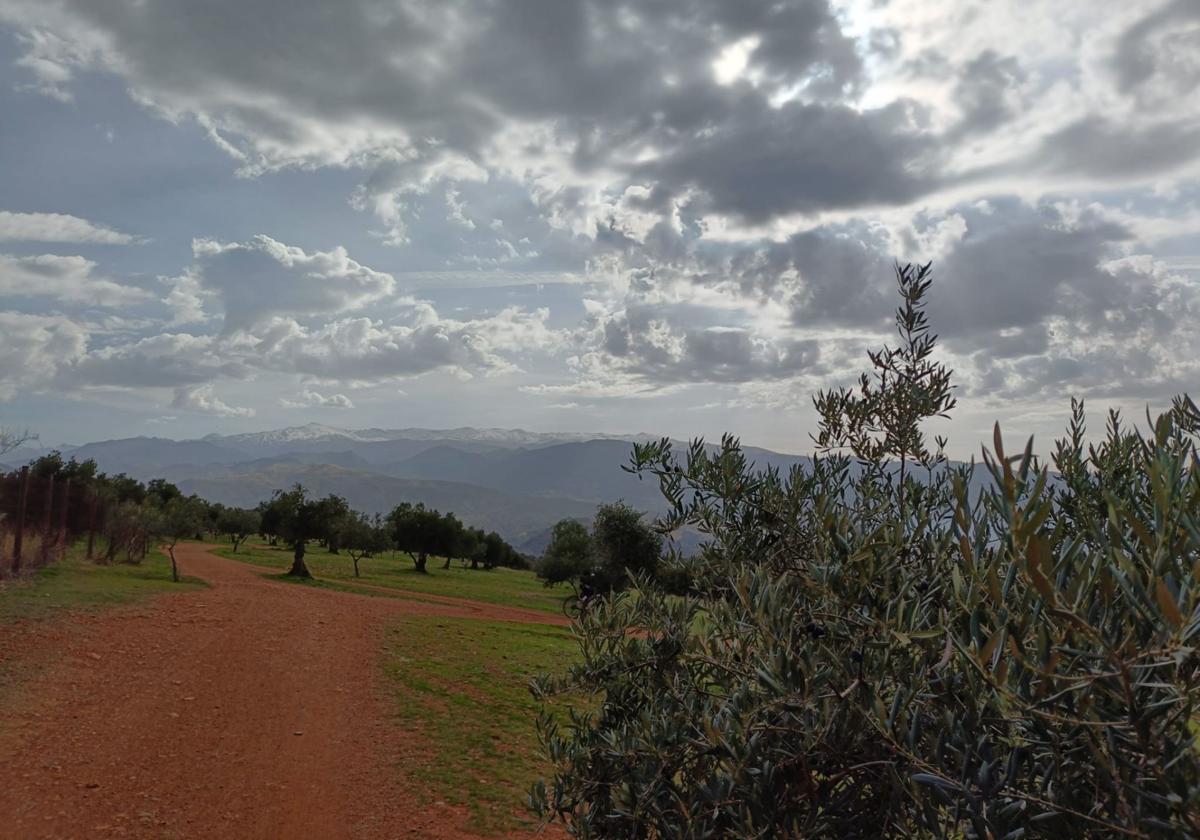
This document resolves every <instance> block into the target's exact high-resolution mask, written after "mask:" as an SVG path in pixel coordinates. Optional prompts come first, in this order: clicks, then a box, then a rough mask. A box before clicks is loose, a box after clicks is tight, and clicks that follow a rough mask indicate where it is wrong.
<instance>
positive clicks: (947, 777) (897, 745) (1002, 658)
mask: <svg viewBox="0 0 1200 840" xmlns="http://www.w3.org/2000/svg"><path fill="white" fill-rule="evenodd" d="M899 275H900V287H901V293H902V296H903V298H904V303H903V304H902V306H901V309H900V311H899V313H898V322H899V327H900V333H901V338H902V343H901V347H900V348H899V349H897V350H885V351H882V352H880V353H875V354H872V355H871V361H872V366H873V368H874V374H873V377H864V379H863V381H862V382H861V383H860V387H859V388H858V389H857V390H856V391H855V392H846V391H837V392H830V393H826V394H821V395H819V396H818V398H817V400H816V403H817V407H818V410H819V413H820V415H821V425H820V434H819V435H818V443H819V444H820V448H821V449H822V454H821V455H820V456H819V457H817V458H815V459H814V461H813V463H812V466H811V468H806V469H799V468H797V469H795V470H793V471H792V472H791V473H790V474H788V475H786V476H785V475H781V474H780V473H779V472H777V471H774V470H768V471H766V472H762V473H758V472H753V471H751V470H750V469H748V466H747V462H746V458H745V456H744V455H743V453H742V452H741V450H740V447H739V445H738V442H737V441H736V440H734V439H732V438H726V439H725V440H724V441H723V443H722V446H721V448H720V450H719V451H717V452H715V453H710V452H709V451H708V450H707V449H706V448H705V447H704V446H703V444H702V442H700V441H696V442H695V443H693V444H692V446H691V447H690V448H689V449H688V451H687V453H686V455H685V456H684V458H683V459H682V460H680V459H679V458H677V457H676V455H675V453H674V451H673V449H672V446H671V444H670V442H669V441H665V440H664V441H661V442H659V443H656V444H649V445H643V446H638V447H636V448H635V451H634V457H633V468H634V469H636V470H639V471H643V472H646V473H650V474H653V475H655V476H657V477H658V479H659V481H660V483H661V485H662V488H663V491H664V494H665V495H666V497H667V499H668V501H669V502H670V504H671V507H672V512H671V514H670V515H669V516H668V517H667V518H666V521H665V522H664V523H663V524H664V525H665V526H670V527H679V526H681V525H685V524H688V525H692V526H694V527H696V528H697V529H699V530H700V531H701V532H702V533H704V534H705V535H706V538H707V543H706V545H705V547H704V550H703V553H702V555H701V557H700V559H699V562H698V566H697V569H696V575H695V579H694V583H693V593H692V594H690V595H688V596H686V597H683V598H679V597H668V596H667V595H666V594H664V593H663V592H662V591H661V589H660V588H659V587H657V586H653V585H650V581H649V579H648V578H646V577H643V578H642V579H641V582H640V584H639V585H638V586H636V587H635V592H632V593H625V594H617V595H615V596H614V597H613V598H611V599H609V600H608V601H606V602H605V603H604V604H601V605H599V606H597V607H596V608H595V609H592V610H589V611H588V612H587V614H586V615H585V616H584V617H583V618H582V619H581V622H580V624H579V626H578V638H579V640H580V648H581V654H582V655H581V661H580V663H579V664H578V665H577V666H575V667H573V668H571V669H570V671H569V672H568V673H567V675H566V676H564V677H561V678H550V677H542V678H540V679H539V680H537V681H536V682H535V686H534V690H535V694H536V695H537V696H538V697H539V698H542V699H543V700H549V699H550V698H551V697H552V696H554V695H556V694H558V693H559V692H562V691H574V692H581V693H582V694H583V695H584V696H585V697H588V698H589V699H588V702H587V703H586V704H584V707H585V708H586V709H587V711H585V712H584V711H576V712H574V713H573V714H571V715H570V716H569V717H568V718H566V719H563V718H562V717H561V716H557V717H556V716H554V715H552V714H551V713H550V712H549V710H548V708H549V707H547V709H544V710H543V713H542V715H541V718H540V732H541V737H542V741H543V744H544V746H545V749H546V751H547V753H548V756H549V758H550V760H551V761H552V762H553V764H554V767H555V772H554V775H553V777H552V778H551V779H550V780H549V781H548V782H542V783H538V784H537V785H535V787H534V789H533V791H532V795H531V802H532V805H533V806H534V807H535V809H537V810H538V811H540V812H541V813H542V814H543V816H544V817H546V818H548V819H555V818H556V819H560V820H562V821H563V822H564V823H566V824H567V825H568V827H569V828H570V830H571V831H572V833H573V834H575V835H576V836H580V837H728V836H735V837H784V836H788V837H796V836H805V837H808V836H814V837H815V836H825V837H879V836H920V837H972V838H997V840H998V839H999V838H1017V837H1033V836H1038V837H1086V836H1106V837H1107V836H1127V837H1150V836H1161V837H1181V836H1200V804H1198V803H1200V752H1197V745H1196V743H1195V735H1194V734H1193V733H1194V730H1195V727H1196V726H1197V720H1196V718H1197V712H1198V700H1200V694H1198V692H1197V682H1198V678H1200V671H1198V665H1200V658H1198V655H1197V641H1198V639H1197V635H1198V632H1200V580H1198V578H1200V470H1198V469H1197V467H1198V466H1200V464H1198V460H1197V454H1196V452H1197V450H1196V443H1197V438H1198V436H1200V410H1198V409H1197V407H1196V405H1195V404H1194V403H1193V402H1192V401H1191V400H1190V399H1188V398H1186V397H1181V398H1179V399H1177V400H1176V401H1175V403H1174V405H1173V407H1172V409H1171V410H1170V411H1169V412H1167V413H1166V414H1164V415H1162V416H1161V417H1159V418H1158V419H1157V420H1154V421H1152V422H1150V424H1149V426H1148V427H1147V428H1146V429H1144V430H1141V431H1138V430H1136V429H1130V428H1127V427H1126V426H1125V425H1124V424H1123V423H1122V421H1121V419H1120V417H1119V416H1118V415H1116V414H1112V415H1110V420H1109V424H1108V430H1107V435H1106V437H1105V438H1104V439H1103V440H1102V441H1101V442H1099V443H1097V444H1096V445H1095V446H1093V447H1086V446H1085V444H1084V440H1085V427H1084V414H1083V406H1082V404H1080V403H1075V404H1073V417H1072V421H1071V426H1070V428H1069V430H1068V434H1067V436H1066V437H1065V438H1064V439H1063V440H1062V441H1060V442H1059V443H1058V444H1057V446H1056V448H1055V450H1054V455H1053V461H1054V468H1055V474H1051V473H1050V472H1049V470H1048V469H1047V468H1046V467H1044V466H1042V465H1040V464H1039V463H1038V459H1037V458H1036V457H1035V456H1034V455H1033V449H1032V441H1031V442H1030V443H1029V445H1027V446H1026V447H1025V448H1024V449H1023V450H1022V451H1020V452H1017V453H1009V452H1007V451H1006V450H1005V448H1004V444H1003V440H1002V437H1001V434H1000V430H999V428H997V429H996V433H995V436H994V440H993V445H992V449H991V450H990V451H985V452H984V456H983V463H982V466H981V467H980V468H979V469H980V470H981V471H982V473H985V475H982V476H981V477H983V478H985V479H986V481H984V482H983V489H982V490H978V489H977V490H975V491H971V490H970V488H971V487H972V486H977V485H973V484H972V478H973V473H974V471H975V469H976V468H975V467H974V466H970V465H969V466H959V467H953V466H951V465H949V464H948V463H947V462H946V461H945V459H944V458H943V457H942V456H941V448H942V443H943V442H942V441H938V442H937V445H936V446H935V447H934V449H933V450H932V451H931V450H930V449H929V448H928V447H927V446H926V444H925V440H924V437H923V435H922V434H921V428H920V424H921V423H922V421H924V420H925V419H927V418H929V417H931V416H936V415H938V414H944V413H945V412H947V411H948V410H949V409H950V408H951V407H952V406H953V400H952V399H951V397H950V393H951V392H950V385H949V372H948V371H945V370H944V369H942V368H940V367H939V366H937V365H934V364H933V363H932V362H931V361H930V359H931V355H930V354H931V352H932V350H933V345H934V338H933V336H932V335H930V334H929V333H928V331H927V329H926V327H925V323H924V314H923V311H922V307H923V299H924V295H925V292H926V290H927V288H928V279H929V272H928V267H927V266H926V267H923V268H920V269H913V268H911V267H905V268H903V269H899ZM847 452H848V453H849V454H847ZM914 467H915V469H914Z"/></svg>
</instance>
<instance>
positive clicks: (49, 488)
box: [42, 475, 54, 566]
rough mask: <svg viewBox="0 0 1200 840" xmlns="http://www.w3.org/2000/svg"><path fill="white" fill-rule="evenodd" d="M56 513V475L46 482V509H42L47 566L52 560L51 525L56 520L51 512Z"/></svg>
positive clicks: (43, 545) (43, 555)
mask: <svg viewBox="0 0 1200 840" xmlns="http://www.w3.org/2000/svg"><path fill="white" fill-rule="evenodd" d="M53 513H54V476H53V475H52V476H50V480H49V481H47V482H46V509H45V510H44V511H42V565H43V566H45V565H46V564H47V563H48V562H50V534H51V531H50V527H51V523H52V522H53V521H54V520H53V519H51V518H50V517H51V514H53Z"/></svg>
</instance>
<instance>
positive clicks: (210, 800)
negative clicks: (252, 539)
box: [0, 545, 554, 840]
mask: <svg viewBox="0 0 1200 840" xmlns="http://www.w3.org/2000/svg"><path fill="white" fill-rule="evenodd" d="M178 555H179V558H180V565H181V569H182V571H183V572H184V573H185V574H188V575H193V576H196V577H200V578H203V579H204V580H206V581H208V582H209V583H210V584H211V586H212V588H211V589H208V590H200V591H192V592H188V593H178V594H168V595H163V596H160V597H156V598H154V599H152V600H149V601H146V602H143V603H141V604H138V605H136V606H131V607H123V608H119V609H114V610H109V611H106V612H103V613H98V614H80V615H75V616H72V617H71V619H70V620H69V621H67V622H65V623H64V622H53V623H51V622H33V623H30V624H28V625H26V626H25V627H23V628H17V629H16V630H15V631H14V632H11V633H8V634H7V637H6V638H2V639H0V666H4V667H6V668H10V667H17V668H23V669H24V670H25V672H26V676H25V677H24V678H23V679H22V680H21V683H20V685H19V686H18V687H17V689H16V690H12V691H8V692H6V693H5V695H4V696H3V697H2V698H0V838H14V840H15V839H16V838H19V840H35V838H93V837H94V838H108V837H131V838H239V840H240V838H246V839H247V840H250V839H251V838H280V840H285V838H286V840H299V839H300V838H315V839H317V840H323V838H331V839H332V838H365V839H367V840H373V839H374V838H393V837H401V838H409V837H445V838H469V837H472V836H474V835H472V834H471V833H470V832H469V831H467V830H466V829H465V825H466V819H467V818H466V813H465V812H464V811H463V810H461V809H458V808H454V807H451V806H449V805H444V804H440V803H439V804H435V805H433V806H429V805H424V804H420V803H419V799H418V795H417V793H416V791H414V790H413V789H412V787H411V786H412V785H414V784H419V781H420V780H419V779H411V778H407V777H406V776H405V773H404V767H405V765H406V763H407V764H414V763H415V762H413V759H415V758H418V757H427V756H428V754H429V751H430V750H431V749H433V747H432V745H430V744H428V743H423V742H422V741H421V739H420V737H419V736H417V735H415V734H414V733H408V732H405V731H404V730H403V729H402V728H400V726H398V725H397V723H396V722H395V721H394V719H393V716H392V714H391V713H390V711H389V703H391V702H394V700H389V699H388V692H387V687H386V686H385V685H384V684H383V680H384V676H383V674H382V669H381V668H380V667H379V665H380V661H379V656H380V655H381V650H382V644H383V635H382V634H383V630H384V628H385V627H386V625H387V623H388V620H389V618H390V617H393V616H396V615H399V614H419V615H430V616H447V617H462V618H477V619H484V620H489V621H525V622H534V623H554V619H553V618H552V617H550V616H547V615H545V614H544V613H539V612H536V611H533V610H521V609H516V608H512V607H503V606H497V605H491V604H482V603H478V602H469V601H461V600H460V599H441V598H439V599H437V600H429V599H428V596H419V597H420V598H421V600H404V599H400V598H383V597H371V596H367V595H355V594H349V593H345V592H338V591H331V590H323V589H317V588H310V587H305V586H295V585H289V584H286V583H280V582H278V581H272V580H269V579H267V578H264V577H263V576H262V574H261V573H260V572H257V571H255V570H254V569H252V568H251V567H248V566H245V565H242V564H240V563H238V562H236V561H233V560H228V559H225V558H222V557H217V556H216V555H213V554H211V553H209V551H208V550H207V549H206V548H205V547H204V546H196V545H189V546H181V547H180V549H179V550H178ZM392 594H398V593H392Z"/></svg>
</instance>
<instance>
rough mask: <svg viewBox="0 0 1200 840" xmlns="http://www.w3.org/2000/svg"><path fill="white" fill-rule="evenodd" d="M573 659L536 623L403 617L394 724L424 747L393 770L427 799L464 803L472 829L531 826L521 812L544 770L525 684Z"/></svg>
mask: <svg viewBox="0 0 1200 840" xmlns="http://www.w3.org/2000/svg"><path fill="white" fill-rule="evenodd" d="M576 655H577V648H576V645H575V642H574V640H573V639H572V638H571V634H570V631H568V630H566V629H564V628H557V627H550V626H542V625H535V624H510V623H503V622H483V621H473V620H470V619H446V618H425V617H410V618H406V619H404V620H402V621H400V622H398V623H397V624H396V625H394V626H393V627H392V628H391V629H390V631H389V635H388V647H387V658H386V665H385V667H386V669H387V673H388V675H389V677H391V679H392V681H393V685H394V686H395V707H394V708H395V714H396V720H397V722H398V723H399V725H400V726H402V727H403V728H405V729H407V730H410V731H412V732H414V733H415V734H416V735H417V736H418V737H419V738H421V739H422V741H423V742H424V743H426V744H428V745H429V754H428V757H427V758H426V759H422V760H418V761H416V762H415V766H406V767H403V768H400V769H401V770H402V771H403V772H404V773H406V774H408V775H409V777H410V778H411V779H412V781H413V783H414V787H415V788H416V789H417V790H419V791H422V796H423V797H424V798H426V799H427V800H428V801H436V800H443V801H446V802H450V803H453V804H457V805H464V806H466V807H467V809H468V810H469V812H470V814H471V824H472V825H471V827H472V828H473V829H475V830H477V831H481V832H501V831H506V830H511V829H514V828H517V827H519V826H521V825H522V824H529V823H531V822H532V817H531V816H529V815H527V814H525V813H524V812H523V810H522V805H523V803H524V801H525V795H526V792H527V791H528V790H529V786H530V784H531V783H532V782H534V781H535V780H536V779H537V778H538V777H539V776H542V775H544V774H545V773H546V772H548V769H549V768H548V766H547V765H546V764H545V759H544V758H543V757H542V755H541V752H540V747H539V745H538V742H537V736H536V732H535V729H534V702H533V698H532V697H531V696H530V694H529V689H528V685H529V680H530V678H532V677H533V676H534V675H536V674H538V673H541V672H546V671H557V670H560V669H563V668H564V667H565V665H566V663H568V662H570V661H571V660H572V659H574V657H575V656H576Z"/></svg>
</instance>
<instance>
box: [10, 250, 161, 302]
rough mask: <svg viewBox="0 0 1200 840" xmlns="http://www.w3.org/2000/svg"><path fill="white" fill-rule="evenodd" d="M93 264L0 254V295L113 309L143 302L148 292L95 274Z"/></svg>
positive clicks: (45, 256)
mask: <svg viewBox="0 0 1200 840" xmlns="http://www.w3.org/2000/svg"><path fill="white" fill-rule="evenodd" d="M95 272H96V263H94V262H92V261H91V260H88V259H84V258H83V257H60V256H56V255H53V254H42V255H39V256H34V257H16V256H11V255H9V254H0V296H4V297H8V298H52V299H54V300H59V301H62V302H63V303H70V304H77V305H82V306H100V307H116V306H128V305H130V304H136V303H143V302H145V301H148V300H150V299H151V298H152V296H151V295H150V293H149V292H147V291H145V290H144V289H139V288H135V287H133V286H125V285H122V284H120V283H117V282H115V281H113V280H109V279H107V278H104V277H100V276H97V275H96V273H95Z"/></svg>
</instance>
